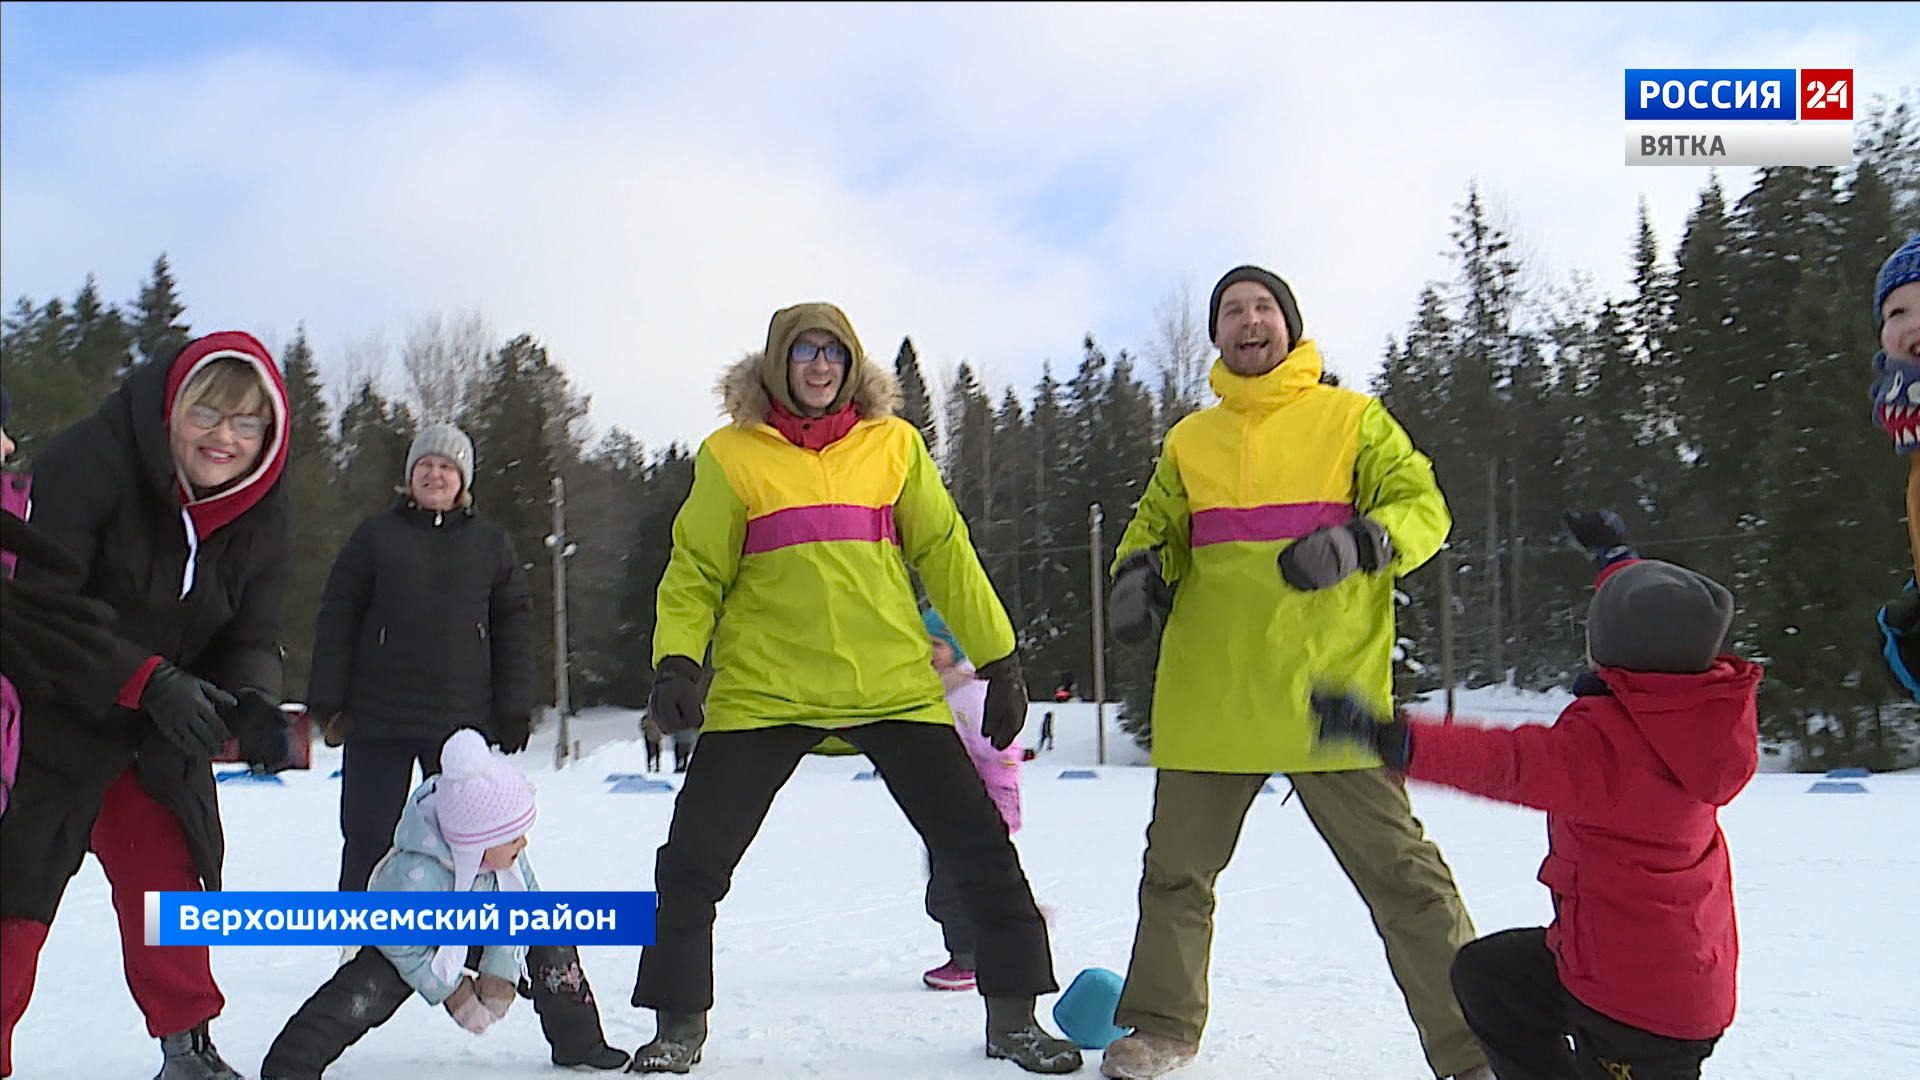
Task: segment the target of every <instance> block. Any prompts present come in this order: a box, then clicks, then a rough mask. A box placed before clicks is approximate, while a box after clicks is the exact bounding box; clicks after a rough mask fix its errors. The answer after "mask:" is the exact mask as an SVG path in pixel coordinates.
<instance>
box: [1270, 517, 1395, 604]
mask: <svg viewBox="0 0 1920 1080" xmlns="http://www.w3.org/2000/svg"><path fill="white" fill-rule="evenodd" d="M1392 561H1393V541H1392V540H1391V539H1390V538H1389V537H1388V536H1387V530H1386V529H1385V528H1383V527H1381V525H1380V523H1379V522H1377V521H1375V520H1373V519H1372V518H1370V517H1366V516H1364V515H1362V516H1360V517H1356V518H1354V519H1353V520H1352V521H1349V522H1347V523H1346V524H1345V525H1328V526H1326V527H1324V528H1319V529H1315V530H1314V531H1312V532H1310V533H1308V534H1307V535H1305V536H1303V537H1301V538H1300V539H1298V540H1295V541H1294V542H1293V543H1291V544H1288V545H1287V548H1286V550H1285V551H1282V552H1281V553H1280V576H1281V577H1284V578H1286V579H1287V584H1289V585H1291V586H1293V587H1294V588H1296V589H1301V590H1305V591H1308V592H1311V591H1313V590H1315V589H1330V588H1332V587H1333V586H1335V585H1338V584H1340V583H1341V582H1342V581H1345V580H1346V579H1347V576H1348V575H1349V574H1352V573H1353V572H1354V571H1355V570H1364V571H1366V572H1367V573H1369V574H1373V573H1378V572H1380V571H1381V570H1384V569H1386V567H1387V564H1388V563H1390V562H1392Z"/></svg>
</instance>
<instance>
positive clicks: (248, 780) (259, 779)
mask: <svg viewBox="0 0 1920 1080" xmlns="http://www.w3.org/2000/svg"><path fill="white" fill-rule="evenodd" d="M213 781H214V783H216V784H280V785H282V786H284V785H285V784H286V781H285V780H282V779H280V778H279V777H277V776H275V775H273V774H272V773H257V772H254V771H253V770H252V769H228V770H227V771H226V772H221V773H214V774H213Z"/></svg>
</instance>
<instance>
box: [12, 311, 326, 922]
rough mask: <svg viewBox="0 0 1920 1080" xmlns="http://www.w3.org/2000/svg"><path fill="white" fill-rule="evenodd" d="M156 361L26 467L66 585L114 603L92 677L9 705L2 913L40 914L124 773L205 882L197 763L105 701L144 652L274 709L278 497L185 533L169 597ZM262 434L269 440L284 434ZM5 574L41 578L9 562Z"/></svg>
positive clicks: (285, 551) (216, 869)
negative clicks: (161, 809)
mask: <svg viewBox="0 0 1920 1080" xmlns="http://www.w3.org/2000/svg"><path fill="white" fill-rule="evenodd" d="M232 336H234V337H238V336H239V335H232ZM261 355H262V356H264V355H265V352H264V350H261ZM269 362H270V361H269ZM169 367H170V365H167V364H143V365H141V366H139V367H137V368H135V369H134V370H133V372H132V373H131V374H130V375H128V377H127V380H126V382H125V384H124V385H122V386H121V388H120V389H118V390H116V391H114V393H112V394H111V395H109V396H108V397H107V399H106V400H105V401H104V402H103V403H102V404H101V406H100V409H99V411H98V412H97V413H96V414H95V415H93V416H90V417H88V418H86V419H84V420H81V421H80V422H79V423H76V424H74V425H73V426H72V427H69V428H67V429H66V430H65V431H62V432H60V433H59V434H58V435H56V436H54V438H53V440H52V441H51V442H49V443H48V444H47V447H46V449H45V450H42V451H41V452H40V454H39V455H38V456H37V457H36V458H35V459H34V462H33V466H34V468H33V472H34V483H33V514H32V521H33V524H34V525H35V527H37V528H39V529H41V530H42V531H44V532H45V533H46V534H47V535H48V536H49V537H51V538H52V539H53V540H55V541H57V542H59V543H60V544H61V545H62V546H63V547H65V548H66V549H67V550H68V551H69V552H72V553H73V555H74V556H75V558H76V559H77V560H78V561H79V562H80V564H81V565H83V566H85V567H86V568H87V571H86V579H85V581H84V582H76V583H71V584H72V585H74V587H76V588H78V589H79V590H80V591H81V592H82V593H84V594H85V595H88V596H93V597H97V598H99V599H101V600H104V601H106V602H107V603H108V604H109V605H111V606H112V607H113V609H114V611H115V612H116V613H117V615H118V619H119V621H118V625H117V627H116V631H117V634H118V637H119V641H118V643H117V646H116V647H115V648H114V649H113V650H111V651H110V652H109V653H108V654H107V655H104V656H101V657H99V658H98V659H99V664H98V668H97V670H96V672H94V673H93V674H91V675H89V676H87V677H86V678H84V679H75V680H72V681H71V682H70V683H66V684H63V685H62V686H61V687H60V688H59V690H60V692H59V694H58V695H57V696H56V697H54V698H53V699H50V700H28V701H26V702H24V703H23V704H24V709H23V712H22V716H21V746H20V750H21V754H20V772H19V777H18V779H17V781H16V784H15V787H14V791H13V799H12V803H11V805H10V806H9V807H8V809H7V813H6V816H5V818H4V819H0V911H4V913H5V914H7V915H21V916H25V917H27V918H30V919H36V920H39V921H41V922H51V921H52V919H53V916H54V912H55V910H56V909H57V908H58V907H59V903H60V896H61V893H62V892H64V891H65V889H66V884H67V881H68V880H69V879H70V878H72V876H73V874H74V872H75V871H77V870H78V869H79V868H80V863H81V860H82V859H83V858H85V856H86V852H87V847H88V838H89V834H90V832H91V830H92V827H93V822H94V818H95V817H96V816H97V814H98V813H99V809H100V801H101V797H102V796H103V795H104V794H105V792H106V789H107V787H108V786H109V785H110V784H112V783H113V781H114V780H115V779H117V778H118V777H119V776H120V774H121V773H123V772H125V771H126V769H127V767H128V766H129V765H132V766H134V768H135V775H136V777H137V778H138V780H139V782H140V785H141V787H143V788H145V789H146V791H147V792H148V793H149V794H151V795H152V796H153V797H154V798H155V799H156V800H158V801H159V802H160V803H161V805H163V806H165V807H167V808H168V809H170V810H172V811H173V812H174V813H175V814H176V815H177V816H178V817H179V819H180V823H181V825H182V826H183V827H184V828H185V831H186V836H187V844H188V847H189V849H190V851H191V853H192V856H193V862H194V867H195V869H196V870H197V871H198V873H199V875H200V879H201V882H202V883H203V884H204V886H205V887H206V888H208V889H218V888H219V887H220V864H221V859H222V857H223V855H224V852H225V839H224V837H223V835H222V833H221V828H220V810H219V803H218V799H217V797H216V794H215V788H214V780H213V767H212V764H211V763H210V762H209V761H208V760H207V759H206V758H189V757H188V756H187V755H186V753H185V752H184V751H182V750H180V749H179V748H178V747H177V746H175V745H174V744H173V743H172V742H171V741H170V740H168V739H167V738H166V736H164V735H162V734H161V733H160V731H159V729H158V728H156V727H155V726H154V723H153V721H152V719H151V718H150V717H149V716H148V715H147V713H146V712H145V711H143V710H138V709H127V708H122V707H120V706H118V705H116V704H115V703H114V701H115V698H116V697H117V696H118V695H119V694H120V692H121V689H122V688H123V687H124V686H125V685H126V684H127V682H128V680H129V679H130V678H131V677H132V676H133V675H134V674H135V673H136V672H138V671H139V669H140V668H141V667H142V666H143V665H144V664H145V663H146V662H147V661H148V660H149V659H150V658H151V657H153V656H155V655H158V656H161V657H163V658H165V659H167V660H169V661H171V662H172V663H174V664H176V665H178V666H179V667H180V668H182V669H184V670H186V671H190V672H192V673H193V674H195V675H198V676H200V677H201V678H204V679H207V680H209V681H211V682H213V683H215V684H216V685H218V686H220V687H222V688H224V689H226V690H228V691H235V690H240V689H245V688H253V689H257V690H260V691H262V692H263V693H265V694H267V695H268V696H269V697H271V698H272V699H273V700H275V701H278V700H279V694H280V684H281V678H282V673H283V669H282V654H281V648H280V620H281V613H282V607H283V603H284V600H285V596H286V590H287V578H288V574H289V572H290V569H291V565H292V559H293V549H292V541H291V537H290V534H289V509H288V503H287V496H286V491H285V488H284V487H283V485H282V483H281V479H280V477H278V476H275V477H274V478H273V480H272V483H271V487H269V488H268V489H267V490H266V492H265V494H264V495H263V496H262V497H261V498H260V499H259V501H258V502H255V503H254V504H253V505H252V506H251V507H250V508H249V509H247V510H246V511H245V512H243V513H241V514H240V516H239V517H238V518H236V519H234V520H233V521H231V522H229V523H227V524H225V525H223V526H220V527H219V528H217V529H215V530H214V531H213V532H212V533H211V534H210V535H207V536H204V537H200V538H199V540H198V554H197V556H194V557H193V563H194V576H193V582H192V588H191V589H190V590H189V591H188V592H187V594H186V595H185V596H184V597H183V596H181V595H180V590H181V586H182V583H183V581H184V580H185V573H186V568H187V563H188V560H189V557H190V551H189V546H188V542H187V534H186V529H185V527H184V525H183V524H182V521H181V503H180V496H179V494H178V488H177V481H176V479H175V466H174V462H173V455H172V452H171V450H170V449H169V448H168V444H167V429H166V421H165V419H164V408H165V406H166V405H167V402H166V401H165V400H164V399H165V397H166V387H167V375H168V369H169ZM275 437H276V438H284V437H285V432H284V428H283V429H281V430H280V431H278V432H276V435H275ZM262 452H263V453H269V452H270V447H269V448H266V449H263V450H262ZM18 573H19V575H20V576H21V577H22V578H26V577H32V576H36V575H37V574H38V573H42V571H37V570H36V568H34V567H33V566H31V565H29V564H27V563H24V562H23V563H22V564H21V566H20V569H19V571H18Z"/></svg>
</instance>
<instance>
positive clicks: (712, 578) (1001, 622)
mask: <svg viewBox="0 0 1920 1080" xmlns="http://www.w3.org/2000/svg"><path fill="white" fill-rule="evenodd" d="M718 390H719V392H720V394H721V396H722V399H723V401H724V403H725V405H726V408H727V411H728V412H729V413H730V414H731V415H732V418H733V423H732V424H731V425H729V426H728V427H725V428H723V429H721V430H720V431H717V432H715V433H714V434H712V435H710V436H708V438H707V440H706V442H705V443H704V444H702V446H701V448H700V453H699V455H698V457H696V458H695V460H694V472H693V490H692V491H691V492H690V493H689V494H688V496H687V500H686V502H685V503H684V504H683V505H682V506H681V507H680V512H679V515H678V516H677V517H675V518H674V522H673V554H672V556H671V557H670V559H669V561H668V563H667V570H666V574H665V575H664V576H663V577H662V579H661V581H660V588H659V612H658V618H657V619H656V620H655V629H654V636H653V643H654V644H653V649H654V656H653V662H654V680H653V691H652V694H651V696H650V697H649V699H648V703H647V710H648V712H649V713H651V714H652V716H653V717H654V720H655V722H656V723H658V724H659V725H660V728H661V730H663V731H667V732H680V731H691V730H694V729H702V728H703V730H702V733H701V736H700V745H699V748H698V749H697V750H696V751H695V752H694V754H693V760H692V763H691V764H690V765H689V767H688V769H687V775H686V782H685V783H684V784H683V785H682V786H681V788H680V794H679V796H678V797H677V798H676V799H675V801H674V808H673V823H672V825H671V826H670V827H669V830H668V834H667V842H666V843H665V844H664V845H662V846H661V848H660V851H659V856H658V858H657V860H656V863H655V867H654V887H655V889H656V890H657V892H658V894H659V905H660V906H659V915H658V918H657V920H656V922H655V943H654V944H652V945H649V946H647V947H646V948H645V949H644V950H643V951H642V953H641V957H640V976H639V980H638V982H637V983H636V985H635V986H634V991H633V1003H634V1004H635V1005H636V1006H640V1007H643V1008H649V1009H653V1010H654V1011H655V1013H656V1015H657V1025H656V1029H655V1031H656V1033H655V1036H654V1039H653V1041H652V1042H649V1043H647V1044H646V1045H644V1046H642V1047H641V1048H640V1049H639V1050H638V1051H637V1052H635V1054H634V1058H635V1061H634V1065H633V1068H634V1070H635V1071H638V1072H677V1073H678V1072H686V1071H687V1070H688V1069H689V1068H691V1067H692V1066H693V1065H694V1064H695V1063H697V1062H698V1061H699V1060H700V1054H701V1048H702V1046H703V1045H704V1044H705V1042H706V1038H707V1012H708V1010H709V1009H711V1008H712V1007H713V1004H714V998H713V924H714V909H715V905H717V904H718V903H719V902H720V900H721V898H723V897H724V896H726V894H727V888H728V885H729V883H730V882H731V880H732V877H733V870H734V867H735V866H736V865H738V864H739V862H740V859H741V856H743V855H744V854H745V853H746V850H747V845H748V844H750V843H751V842H752V841H753V837H754V834H755V833H757V832H758V831H759V829H760V824H761V822H762V821H763V820H764V819H765V817H766V813H767V809H768V807H769V806H770V805H771V803H772V801H773V797H774V795H775V794H776V793H777V792H778V791H779V790H780V787H781V785H783V784H785V783H786V781H787V778H788V777H790V776H792V775H793V770H794V768H795V766H797V765H798V764H799V763H800V759H801V758H802V757H803V756H804V755H805V754H806V753H807V752H808V751H809V750H810V749H812V748H813V746H814V745H815V744H817V743H818V742H820V740H821V739H823V738H825V737H826V736H827V735H829V734H835V735H839V736H840V737H842V738H844V739H845V740H846V741H847V742H849V743H851V744H852V745H853V746H854V747H855V748H856V749H858V750H859V751H860V752H862V753H864V754H866V755H867V757H868V758H870V759H872V761H873V763H874V767H875V768H876V769H877V770H878V771H879V773H880V776H881V778H882V779H883V780H884V781H885V783H886V785H887V790H888V792H889V793H890V794H892V796H893V798H894V801H895V802H897V803H899V804H900V807H901V809H902V810H903V811H905V813H906V815H907V819H908V821H910V822H911V823H912V824H913V826H914V829H915V831H917V832H918V833H920V836H921V839H922V840H923V841H924V842H925V843H926V845H927V847H928V849H929V850H930V851H932V852H933V856H934V859H935V860H936V861H938V862H939V863H941V864H943V865H945V866H947V867H949V868H951V870H952V873H953V875H954V881H955V883H956V885H957V887H958V888H959V890H960V892H961V894H962V898H963V901H964V903H965V904H966V907H967V911H968V914H969V915H970V916H971V917H972V918H973V920H974V924H975V929H976V931H977V933H978V937H979V953H978V956H977V960H978V962H979V970H978V986H979V990H980V993H981V995H982V996H983V997H985V999H986V1012H987V1023H986V1029H987V1031H986V1054H987V1056H988V1057H993V1058H1008V1059H1011V1060H1012V1061H1014V1062H1015V1063H1016V1064H1018V1065H1019V1066H1020V1067H1021V1068H1024V1069H1027V1070H1029V1071H1033V1072H1046V1073H1059V1072H1071V1071H1072V1070H1074V1069H1077V1068H1079V1067H1080V1052H1079V1050H1077V1049H1076V1048H1075V1047H1074V1046H1073V1044H1072V1043H1070V1042H1067V1041H1065V1040H1063V1039H1058V1038H1055V1037H1054V1036H1052V1035H1050V1034H1048V1033H1047V1032H1046V1031H1045V1030H1044V1029H1043V1028H1041V1027H1040V1025H1039V1022H1038V1021H1037V1020H1036V1019H1035V1018H1034V1014H1033V1008H1034V998H1035V997H1036V996H1037V995H1039V994H1046V993H1052V992H1053V991H1055V990H1057V989H1059V986H1058V984H1057V983H1055V982H1054V977H1053V960H1052V956H1051V954H1050V949H1049V947H1048V944H1047V928H1046V925H1045V923H1044V922H1043V921H1042V919H1041V917H1040V911H1039V909H1038V907H1036V906H1035V904H1034V902H1033V893H1032V891H1031V890H1030V889H1029V888H1028V885H1027V876H1026V873H1025V872H1024V871H1023V870H1022V869H1021V867H1020V855H1019V852H1018V851H1017V850H1016V849H1015V848H1014V846H1013V842H1012V841H1011V840H1010V839H1009V838H1008V836H1007V826H1006V823H1005V822H1003V821H1002V820H1001V819H1000V814H999V811H998V810H996V809H995V807H994V804H993V800H992V799H991V798H989V797H988V795H987V789H986V787H985V785H983V784H982V783H981V781H980V774H979V773H978V772H976V771H975V770H974V767H973V764H972V763H971V762H970V761H969V760H968V758H967V752H966V750H965V749H963V748H962V747H961V745H960V740H959V739H957V738H955V737H954V732H953V713H952V711H951V710H950V709H949V708H948V707H947V703H946V700H945V692H944V689H943V688H942V686H941V682H940V677H939V675H938V674H937V673H936V672H935V671H934V670H933V666H932V664H931V663H929V660H930V658H931V654H930V651H929V648H928V645H927V635H926V630H925V629H924V627H923V626H922V624H921V621H920V612H919V609H918V606H917V604H916V602H915V599H914V591H913V583H912V581H911V580H910V579H909V577H908V574H909V568H912V569H915V570H918V572H919V574H920V579H921V581H922V582H924V583H925V585H926V589H927V592H928V594H929V595H930V596H931V597H932V600H933V603H934V605H935V606H936V607H938V608H939V610H940V612H941V613H942V614H943V615H944V616H945V617H946V618H947V620H948V621H949V622H950V623H951V624H952V626H953V629H954V632H955V634H956V635H957V637H958V639H959V642H960V643H961V644H962V645H964V646H965V647H966V651H967V652H968V653H969V654H971V655H973V656H976V657H991V658H992V659H991V660H989V661H988V662H986V663H983V664H981V665H980V669H979V676H980V678H981V679H982V680H984V681H985V683H986V701H985V704H984V705H983V706H982V721H981V726H982V729H983V730H984V731H985V732H986V734H987V737H988V738H989V739H990V740H991V741H992V743H993V745H994V746H995V747H996V748H1000V749H1005V748H1006V747H1008V746H1011V745H1013V742H1014V740H1015V738H1016V737H1018V735H1019V734H1020V726H1021V724H1022V723H1023V722H1024V721H1025V719H1026V712H1027V692H1026V685H1025V682H1024V681H1023V680H1022V678H1021V675H1020V661H1019V658H1018V657H1017V656H1016V655H1015V653H1014V636H1013V626H1012V624H1011V622H1009V620H1008V619H1007V613H1006V610H1005V609H1004V608H1002V607H1001V605H1000V600H999V598H998V597H997V596H995V595H994V592H993V585H992V583H991V582H989V581H988V579H987V575H986V572H985V571H984V570H983V569H982V568H981V566H980V558H979V555H978V554H976V553H975V551H974V549H973V544H972V542H971V541H970V540H969V539H968V538H967V527H966V523H965V522H964V521H963V520H962V519H961V517H960V514H959V511H958V510H957V509H955V507H954V504H953V496H952V495H951V494H949V493H948V492H947V489H946V487H945V485H944V484H942V483H941V480H940V474H939V471H938V470H937V469H936V468H935V467H934V464H933V459H932V457H931V456H929V455H928V453H927V448H926V444H925V443H924V442H923V441H922V440H921V438H920V434H919V432H918V431H917V430H916V429H915V428H914V426H913V425H912V424H910V423H908V422H907V421H905V420H902V419H901V418H899V417H898V416H895V415H893V411H894V408H895V404H896V402H897V400H898V395H899V391H898V389H897V388H896V387H895V386H894V383H893V378H892V376H891V375H890V374H888V373H887V372H886V371H885V370H884V369H883V368H882V367H881V366H880V365H878V364H874V363H872V362H870V361H869V360H868V359H867V357H866V356H865V354H864V353H863V352H862V351H861V348H860V341H859V339H858V338H857V337H855V336H854V332H853V326H852V324H850V323H849V322H848V321H847V317H846V315H845V314H844V313H843V312H841V310H840V309H839V308H837V307H834V306H833V305H831V304H820V303H813V304H800V305H798V306H796V307H790V308H785V309H783V310H781V311H778V312H776V313H775V314H774V316H773V319H772V321H771V323H770V324H769V326H768V328H767V343H766V347H765V349H764V350H762V351H760V352H756V353H754V354H752V355H750V356H748V357H747V358H745V359H744V360H742V361H741V362H740V363H738V364H737V365H735V366H734V367H733V368H732V369H731V370H730V371H728V372H727V373H726V374H725V375H724V376H722V378H721V380H720V384H719V387H718ZM709 645H711V647H712V650H713V671H714V673H713V684H712V687H711V689H710V690H709V691H708V692H707V693H706V694H705V700H704V703H703V701H702V692H701V665H700V658H701V657H704V656H705V655H706V653H707V650H708V647H709Z"/></svg>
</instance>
